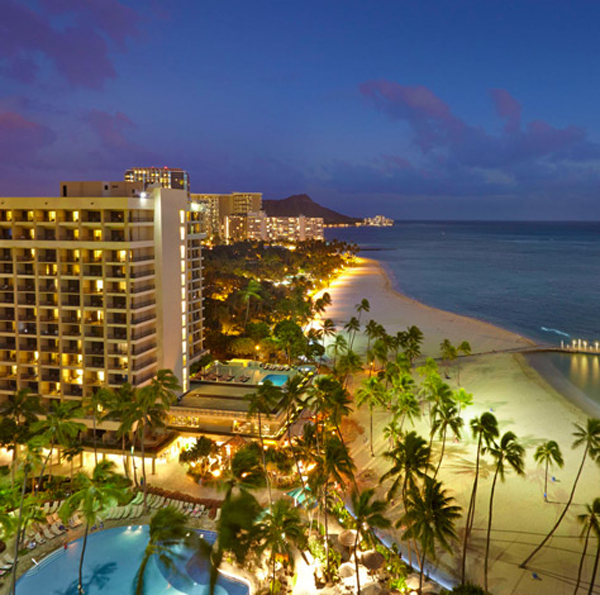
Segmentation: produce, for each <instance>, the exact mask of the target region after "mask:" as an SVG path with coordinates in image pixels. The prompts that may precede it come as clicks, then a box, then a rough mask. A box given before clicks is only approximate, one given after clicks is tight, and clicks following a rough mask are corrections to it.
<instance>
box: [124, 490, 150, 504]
mask: <svg viewBox="0 0 600 595" xmlns="http://www.w3.org/2000/svg"><path fill="white" fill-rule="evenodd" d="M150 496H154V494H150ZM143 501H144V492H137V493H136V495H135V496H134V497H133V500H132V501H131V502H130V504H133V505H134V506H135V505H136V504H141V503H142V502H143Z"/></svg>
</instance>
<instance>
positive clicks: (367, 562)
mask: <svg viewBox="0 0 600 595" xmlns="http://www.w3.org/2000/svg"><path fill="white" fill-rule="evenodd" d="M361 562H362V563H363V566H364V567H365V568H368V569H369V570H377V569H378V568H381V567H382V566H383V564H384V563H385V556H384V555H383V554H382V553H381V552H377V551H375V550H369V551H368V552H365V553H364V554H363V555H362V557H361Z"/></svg>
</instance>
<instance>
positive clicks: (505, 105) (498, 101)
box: [489, 89, 521, 133]
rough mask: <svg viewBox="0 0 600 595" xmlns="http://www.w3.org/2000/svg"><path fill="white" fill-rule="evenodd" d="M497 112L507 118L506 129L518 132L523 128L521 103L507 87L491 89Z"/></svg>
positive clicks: (490, 92)
mask: <svg viewBox="0 0 600 595" xmlns="http://www.w3.org/2000/svg"><path fill="white" fill-rule="evenodd" d="M489 94H490V97H491V98H492V101H493V102H494V106H495V108H496V112H497V113H498V115H499V116H500V117H501V118H506V125H505V127H504V130H505V131H506V132H509V133H510V132H517V131H518V130H519V129H520V128H521V104H520V103H519V102H518V101H517V100H516V99H515V98H514V97H513V96H512V95H511V94H510V93H509V92H508V91H507V90H506V89H490V90H489Z"/></svg>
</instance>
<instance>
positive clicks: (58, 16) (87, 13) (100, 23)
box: [0, 0, 141, 89]
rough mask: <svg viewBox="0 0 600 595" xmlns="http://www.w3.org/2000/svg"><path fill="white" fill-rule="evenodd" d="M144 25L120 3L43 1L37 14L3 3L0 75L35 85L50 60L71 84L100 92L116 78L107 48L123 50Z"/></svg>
mask: <svg viewBox="0 0 600 595" xmlns="http://www.w3.org/2000/svg"><path fill="white" fill-rule="evenodd" d="M140 20H141V17H140V16H139V15H138V13H137V12H135V11H134V10H133V9H131V8H129V7H127V6H125V5H124V4H121V3H120V2H118V1H117V0H86V2H81V1H76V0H43V1H42V2H41V4H40V6H39V8H38V9H37V10H34V9H33V8H30V7H29V6H26V5H25V4H24V3H22V2H18V1H17V0H4V2H3V5H2V21H1V22H0V36H1V38H2V43H1V44H0V64H1V70H0V72H1V73H2V74H3V75H4V76H6V77H9V78H13V79H16V80H18V81H20V82H24V83H32V82H34V81H35V80H36V79H37V78H39V76H40V72H41V70H42V68H43V67H44V63H45V62H46V61H50V62H52V63H53V64H54V66H55V67H56V70H57V71H58V72H59V73H60V74H61V75H62V76H64V77H65V78H66V80H67V81H68V82H69V83H70V84H72V85H74V86H82V87H89V88H93V89H101V88H102V87H103V85H104V83H105V82H106V80H108V79H114V78H115V77H116V71H115V69H114V66H113V63H112V61H111V58H110V56H109V51H110V45H109V44H114V45H115V46H116V47H117V48H119V49H120V50H121V51H122V50H124V49H125V44H126V41H127V39H128V38H129V37H133V36H135V35H136V34H137V28H138V25H139V23H140Z"/></svg>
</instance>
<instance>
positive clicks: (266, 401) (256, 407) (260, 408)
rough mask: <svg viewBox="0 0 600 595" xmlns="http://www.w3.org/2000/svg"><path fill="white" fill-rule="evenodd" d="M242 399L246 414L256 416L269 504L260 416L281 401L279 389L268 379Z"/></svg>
mask: <svg viewBox="0 0 600 595" xmlns="http://www.w3.org/2000/svg"><path fill="white" fill-rule="evenodd" d="M244 400H246V401H247V402H248V415H249V416H253V415H256V416H257V418H258V439H259V441H260V449H261V452H262V460H263V468H264V471H265V478H266V480H267V492H268V494H269V505H271V504H272V503H273V497H272V494H271V482H270V480H269V474H268V472H267V460H266V456H265V443H264V439H263V433H262V416H263V415H265V416H266V417H270V415H271V413H273V409H274V408H275V406H276V405H278V404H279V402H280V401H281V389H280V388H279V387H278V386H275V385H274V384H273V383H272V382H271V381H270V380H265V381H264V383H263V384H261V385H259V386H258V388H257V389H256V391H254V392H253V393H250V394H247V395H244Z"/></svg>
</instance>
